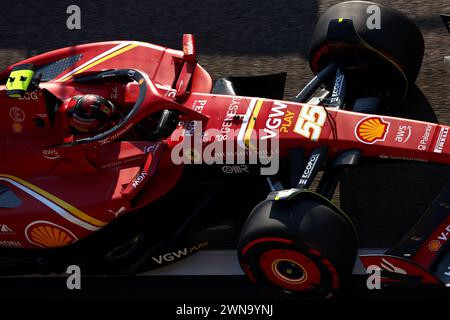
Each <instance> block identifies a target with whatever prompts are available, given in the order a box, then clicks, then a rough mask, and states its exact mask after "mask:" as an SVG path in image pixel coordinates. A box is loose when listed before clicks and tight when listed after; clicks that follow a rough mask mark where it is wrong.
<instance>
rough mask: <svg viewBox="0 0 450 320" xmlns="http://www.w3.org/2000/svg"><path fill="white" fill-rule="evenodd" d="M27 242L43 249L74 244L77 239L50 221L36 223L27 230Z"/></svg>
mask: <svg viewBox="0 0 450 320" xmlns="http://www.w3.org/2000/svg"><path fill="white" fill-rule="evenodd" d="M25 236H26V238H27V240H28V241H29V242H30V243H32V244H35V245H37V246H39V247H41V248H56V247H63V246H66V245H69V244H71V243H74V242H75V241H76V240H78V239H77V237H76V236H75V235H74V234H73V233H72V232H70V231H69V230H67V229H65V228H63V227H61V226H59V225H57V224H54V223H52V222H49V221H36V222H33V223H31V224H29V225H28V226H27V228H26V229H25Z"/></svg>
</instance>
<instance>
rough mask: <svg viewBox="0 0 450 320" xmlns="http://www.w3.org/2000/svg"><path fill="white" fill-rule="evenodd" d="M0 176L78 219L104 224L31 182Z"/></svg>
mask: <svg viewBox="0 0 450 320" xmlns="http://www.w3.org/2000/svg"><path fill="white" fill-rule="evenodd" d="M0 177H4V178H8V179H11V180H14V181H16V182H17V183H20V184H21V185H23V186H25V187H27V188H29V189H31V190H33V191H34V192H36V193H38V194H40V195H41V196H43V197H45V198H47V199H48V200H50V201H52V202H54V203H56V204H57V205H59V206H60V207H62V208H63V209H65V210H67V211H68V212H69V213H70V214H72V215H74V216H75V217H77V218H78V219H80V220H83V221H85V222H87V223H90V224H92V225H93V226H96V227H103V226H105V225H106V222H103V221H100V220H98V219H96V218H94V217H91V216H89V215H87V214H86V213H84V212H83V211H81V210H79V209H77V208H75V207H74V206H72V205H71V204H70V203H67V202H65V201H64V200H62V199H60V198H58V197H56V196H54V195H52V194H51V193H48V192H47V191H45V190H44V189H41V188H39V187H37V186H35V185H34V184H31V183H29V182H27V181H25V180H22V179H20V178H18V177H15V176H11V175H7V174H0Z"/></svg>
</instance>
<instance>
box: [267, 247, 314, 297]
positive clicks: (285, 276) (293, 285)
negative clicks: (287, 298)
mask: <svg viewBox="0 0 450 320" xmlns="http://www.w3.org/2000/svg"><path fill="white" fill-rule="evenodd" d="M259 266H260V268H261V271H262V272H263V273H264V275H265V276H266V277H267V279H268V280H269V281H270V282H272V283H273V284H275V285H277V286H279V287H282V288H283V289H288V290H292V291H306V290H312V289H315V288H317V287H319V285H320V282H321V279H322V276H321V273H320V270H319V268H318V267H317V265H316V264H315V263H314V262H313V261H312V260H311V259H310V258H308V257H307V256H305V255H303V254H302V253H300V252H297V251H294V250H290V249H271V250H267V251H265V252H264V253H262V254H261V257H260V259H259Z"/></svg>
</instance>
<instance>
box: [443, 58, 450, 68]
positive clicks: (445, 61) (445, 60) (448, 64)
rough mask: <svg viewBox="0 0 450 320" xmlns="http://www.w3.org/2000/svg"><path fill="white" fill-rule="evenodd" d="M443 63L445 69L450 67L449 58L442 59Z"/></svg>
mask: <svg viewBox="0 0 450 320" xmlns="http://www.w3.org/2000/svg"><path fill="white" fill-rule="evenodd" d="M444 63H445V65H446V66H447V67H450V56H448V57H444Z"/></svg>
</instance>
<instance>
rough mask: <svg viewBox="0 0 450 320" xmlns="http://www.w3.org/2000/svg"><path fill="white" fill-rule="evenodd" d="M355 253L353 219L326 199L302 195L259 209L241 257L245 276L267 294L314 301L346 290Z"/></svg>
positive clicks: (247, 231)
mask: <svg viewBox="0 0 450 320" xmlns="http://www.w3.org/2000/svg"><path fill="white" fill-rule="evenodd" d="M356 249H357V245H356V237H355V231H354V228H353V226H352V224H351V222H350V221H349V220H348V218H347V217H346V216H345V215H343V213H342V212H340V211H339V210H338V209H337V208H335V207H334V206H333V205H332V204H331V203H329V202H328V201H327V200H326V199H323V198H321V197H320V196H318V195H316V194H313V193H309V192H302V193H301V194H298V195H296V196H295V198H293V199H289V200H283V201H275V200H265V201H263V202H261V203H260V204H259V205H258V206H256V208H255V209H254V210H253V212H252V213H251V215H250V216H249V218H248V220H247V222H246V224H245V225H244V228H243V230H242V233H241V237H240V240H239V247H238V254H239V261H240V263H241V266H242V268H243V270H244V272H245V273H246V275H247V276H248V277H249V278H250V280H251V281H252V282H254V283H255V284H257V285H258V286H260V287H261V288H262V289H263V290H264V291H266V292H267V293H269V294H271V295H273V296H276V297H279V298H288V299H315V298H325V297H328V296H330V295H332V294H333V293H334V292H336V291H337V290H338V289H339V288H341V287H342V286H343V285H344V283H345V281H346V280H347V278H348V277H349V276H350V274H351V271H352V268H353V265H354V261H355V257H356Z"/></svg>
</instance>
